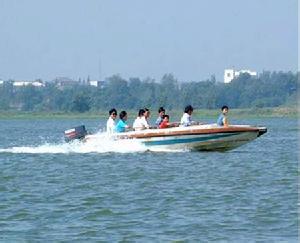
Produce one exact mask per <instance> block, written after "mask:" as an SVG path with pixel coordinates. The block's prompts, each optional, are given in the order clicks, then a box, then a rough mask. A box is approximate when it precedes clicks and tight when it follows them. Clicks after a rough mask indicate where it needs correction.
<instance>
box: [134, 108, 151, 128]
mask: <svg viewBox="0 0 300 243" xmlns="http://www.w3.org/2000/svg"><path fill="white" fill-rule="evenodd" d="M132 127H133V129H134V130H135V131H140V130H144V129H148V128H149V125H148V122H147V120H146V118H145V110H144V109H140V110H139V114H138V117H137V118H136V119H135V120H134V122H133V126H132Z"/></svg>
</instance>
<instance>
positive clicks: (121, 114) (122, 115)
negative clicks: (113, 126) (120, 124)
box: [119, 111, 127, 121]
mask: <svg viewBox="0 0 300 243" xmlns="http://www.w3.org/2000/svg"><path fill="white" fill-rule="evenodd" d="M119 117H120V119H121V120H123V121H126V120H127V112H126V111H121V112H120V115H119Z"/></svg>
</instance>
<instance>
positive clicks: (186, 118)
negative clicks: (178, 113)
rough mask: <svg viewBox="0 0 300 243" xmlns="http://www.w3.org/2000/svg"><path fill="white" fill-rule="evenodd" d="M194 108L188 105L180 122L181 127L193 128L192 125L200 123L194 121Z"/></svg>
mask: <svg viewBox="0 0 300 243" xmlns="http://www.w3.org/2000/svg"><path fill="white" fill-rule="evenodd" d="M193 110H194V108H193V107H192V106H191V105H188V106H186V107H185V109H184V113H183V115H182V117H181V120H180V125H181V126H184V127H187V126H191V125H197V124H198V122H194V121H192V113H193Z"/></svg>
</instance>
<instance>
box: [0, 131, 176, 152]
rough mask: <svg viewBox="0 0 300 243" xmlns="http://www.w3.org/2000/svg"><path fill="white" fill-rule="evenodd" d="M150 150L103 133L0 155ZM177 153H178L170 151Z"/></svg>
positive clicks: (13, 150)
mask: <svg viewBox="0 0 300 243" xmlns="http://www.w3.org/2000/svg"><path fill="white" fill-rule="evenodd" d="M149 150H152V149H151V148H149V147H146V146H145V145H144V144H142V143H141V142H140V141H138V140H136V139H121V140H114V139H112V138H111V137H108V136H107V135H106V134H105V133H98V134H96V135H95V136H93V139H90V140H87V141H86V142H81V141H78V140H76V141H73V142H71V143H57V144H49V143H44V144H42V145H38V146H22V147H11V148H4V149H1V148H0V153H29V154H47V153H48V154H68V153H110V152H114V153H136V152H145V151H149ZM153 151H166V152H171V151H170V150H166V149H158V148H155V150H154V149H153ZM172 152H179V151H172Z"/></svg>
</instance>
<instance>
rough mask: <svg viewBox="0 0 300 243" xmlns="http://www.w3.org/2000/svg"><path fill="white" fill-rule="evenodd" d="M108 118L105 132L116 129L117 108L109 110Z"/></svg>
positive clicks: (110, 132) (111, 131) (112, 131)
mask: <svg viewBox="0 0 300 243" xmlns="http://www.w3.org/2000/svg"><path fill="white" fill-rule="evenodd" d="M108 113H109V118H108V120H107V122H106V132H107V133H109V134H112V133H114V132H115V131H116V121H115V120H116V118H117V110H116V109H115V108H112V109H111V110H110V111H109V112H108Z"/></svg>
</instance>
